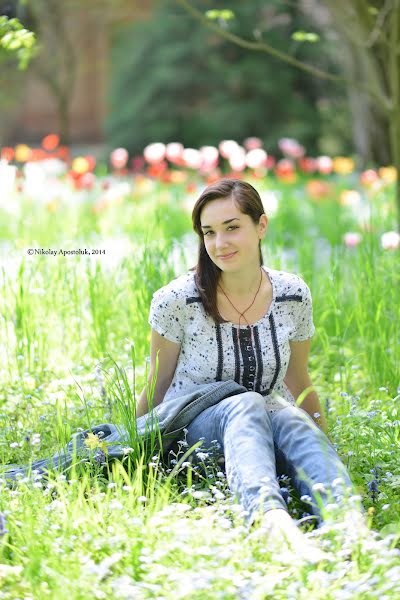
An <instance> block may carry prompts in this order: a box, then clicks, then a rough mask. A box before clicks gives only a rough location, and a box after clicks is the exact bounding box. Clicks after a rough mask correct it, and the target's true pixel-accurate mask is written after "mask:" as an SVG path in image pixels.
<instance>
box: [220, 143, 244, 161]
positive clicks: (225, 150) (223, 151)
mask: <svg viewBox="0 0 400 600" xmlns="http://www.w3.org/2000/svg"><path fill="white" fill-rule="evenodd" d="M238 148H239V144H238V143H237V142H235V141H234V140H223V141H222V142H220V143H219V145H218V149H219V153H220V155H221V156H222V157H223V158H226V159H228V158H229V157H230V156H232V154H234V153H235V152H237V149H238Z"/></svg>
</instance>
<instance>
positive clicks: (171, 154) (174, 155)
mask: <svg viewBox="0 0 400 600" xmlns="http://www.w3.org/2000/svg"><path fill="white" fill-rule="evenodd" d="M182 153H183V145H182V144H180V143H179V142H171V143H170V144H167V146H166V149H165V156H166V158H167V159H168V160H169V161H170V162H172V163H179V164H180V161H181V159H182Z"/></svg>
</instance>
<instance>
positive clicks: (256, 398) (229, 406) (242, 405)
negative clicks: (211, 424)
mask: <svg viewBox="0 0 400 600" xmlns="http://www.w3.org/2000/svg"><path fill="white" fill-rule="evenodd" d="M220 405H221V408H222V407H223V410H224V412H225V411H226V412H227V413H238V412H240V413H241V414H246V413H247V414H250V415H254V414H255V413H257V412H261V413H262V412H265V413H267V410H266V404H265V400H264V398H263V396H261V394H259V393H258V392H243V393H242V394H237V395H236V396H230V397H229V398H225V399H224V400H222V402H221V403H220Z"/></svg>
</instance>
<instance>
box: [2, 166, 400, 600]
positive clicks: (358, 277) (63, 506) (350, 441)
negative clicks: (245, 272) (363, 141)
mask: <svg viewBox="0 0 400 600" xmlns="http://www.w3.org/2000/svg"><path fill="white" fill-rule="evenodd" d="M303 184H304V182H302V181H300V182H299V183H298V184H296V185H294V186H285V185H283V184H279V183H278V182H276V181H275V180H273V179H272V178H271V179H266V180H265V181H259V182H257V183H256V184H255V185H256V187H258V188H264V189H265V190H269V191H270V192H273V193H276V194H277V195H278V197H279V209H278V212H277V213H276V215H274V216H271V218H270V223H269V230H268V234H267V237H266V239H265V240H264V248H263V252H264V258H265V262H266V264H267V265H269V266H271V267H272V268H277V269H280V268H282V269H284V270H287V271H291V272H296V273H298V274H300V275H301V276H302V277H304V279H305V280H306V282H307V283H308V284H309V286H310V288H311V292H312V296H313V306H314V323H315V325H316V334H315V336H314V338H313V341H312V350H311V357H310V374H311V379H312V381H313V383H314V385H315V386H316V389H317V391H318V393H319V396H320V399H321V402H322V404H323V406H324V407H325V410H326V415H327V420H328V426H329V431H330V437H331V439H332V440H333V441H334V443H335V445H336V447H337V450H338V452H339V455H340V456H341V457H342V460H343V461H344V462H345V464H346V465H347V466H348V469H349V471H350V474H351V477H352V479H353V480H354V482H355V483H356V485H357V488H358V492H359V495H360V496H361V498H362V501H363V504H364V507H365V508H366V509H367V510H368V509H370V512H369V515H370V516H369V521H370V525H371V537H370V538H369V539H365V538H363V537H362V536H361V537H360V538H357V537H354V538H352V537H351V536H350V535H348V534H347V533H346V531H343V530H341V529H340V527H336V526H335V525H334V524H333V525H331V526H329V527H327V529H326V530H324V531H323V532H321V533H320V534H317V533H316V532H315V531H314V532H309V534H308V535H310V536H313V535H314V536H315V537H319V542H318V543H319V544H320V546H321V547H324V548H326V549H328V550H330V551H331V552H334V553H335V554H336V556H337V562H335V563H334V564H330V565H327V566H319V567H318V568H315V567H307V566H304V565H301V564H293V565H290V566H287V565H282V563H281V562H280V560H279V557H277V556H276V555H274V554H273V553H271V552H270V549H269V548H268V543H267V539H266V536H265V533H263V532H262V531H259V530H255V531H254V532H253V533H251V534H249V533H248V531H247V529H246V527H245V522H244V519H243V516H242V515H241V507H240V506H239V505H238V504H237V502H236V499H234V498H233V497H232V495H231V494H230V491H229V489H228V486H227V483H226V479H225V477H224V474H223V473H222V472H221V470H220V469H221V467H220V465H219V463H218V462H217V459H216V457H215V456H214V455H213V453H212V452H206V453H204V460H203V462H202V464H201V465H196V466H195V465H193V464H192V462H191V460H190V456H189V454H190V453H189V452H188V448H187V447H186V446H185V444H184V441H182V444H180V451H179V452H178V453H177V454H176V455H173V454H170V455H169V456H168V461H167V462H166V461H165V460H164V461H162V460H161V459H160V454H159V452H158V449H157V444H156V438H155V437H154V436H152V437H150V439H149V440H148V441H147V442H146V443H143V442H142V441H141V440H138V439H137V436H135V424H136V420H135V414H134V409H135V401H136V398H137V397H138V395H139V393H140V391H141V389H142V387H143V385H144V383H145V381H146V374H147V369H148V355H149V339H150V335H149V334H150V329H149V325H148V324H147V316H148V309H149V305H150V300H151V297H152V294H153V292H154V291H155V290H156V289H158V288H159V287H161V286H162V285H164V284H166V283H167V282H168V281H170V280H171V279H172V278H173V277H174V276H175V275H178V274H179V273H181V272H183V271H184V270H185V268H187V267H189V266H192V265H193V264H194V262H195V259H196V256H195V254H193V255H191V254H190V251H189V255H190V256H189V258H188V249H187V248H186V244H187V243H188V241H190V239H192V238H190V237H189V238H187V237H186V236H187V235H188V234H189V236H190V215H189V214H188V213H187V211H186V210H185V209H184V208H183V206H184V203H185V202H186V200H187V198H186V192H185V189H184V188H183V187H178V186H177V187H173V186H171V187H166V186H162V185H161V184H152V185H150V186H149V187H148V189H147V191H146V189H143V191H142V192H141V191H140V190H136V191H135V192H134V193H133V194H132V195H131V196H129V195H128V196H127V197H126V198H125V199H123V200H122V201H121V202H115V203H111V204H110V206H109V207H108V208H104V209H103V210H101V211H99V212H97V213H95V212H93V211H92V209H91V205H90V203H89V202H81V203H79V202H77V203H75V202H73V201H72V196H71V202H70V203H68V202H64V203H62V204H61V205H60V206H59V208H58V209H57V210H56V211H55V212H51V211H48V210H46V208H43V207H41V206H36V205H33V204H32V203H31V202H30V201H29V200H28V199H24V198H21V199H20V207H21V208H20V215H19V216H17V217H16V218H15V219H14V220H10V219H9V217H8V216H7V215H6V214H5V213H4V214H1V215H0V223H1V231H2V232H3V239H4V240H5V243H7V244H8V250H7V252H8V256H9V257H10V258H12V259H14V261H15V262H14V263H6V264H5V265H4V266H3V268H2V270H1V275H0V290H1V293H0V339H1V340H2V344H1V345H0V359H1V360H0V461H1V463H2V464H4V465H6V464H10V463H14V464H28V463H29V462H30V461H31V460H36V459H38V458H42V457H46V456H51V455H52V454H53V453H54V452H55V451H56V450H57V449H60V448H62V447H63V446H64V445H65V443H66V442H68V441H69V439H70V437H71V434H72V433H74V432H76V431H79V430H83V429H86V428H89V427H91V426H92V425H95V424H99V423H104V422H108V421H109V422H113V423H116V424H121V425H124V427H125V428H126V429H127V430H128V431H129V434H130V435H129V437H130V446H129V447H127V449H126V458H125V459H124V461H123V462H122V463H117V462H114V463H110V464H109V465H104V464H100V465H99V464H97V462H96V460H95V454H93V460H90V461H89V463H84V464H80V465H79V466H77V467H76V469H75V471H73V472H72V473H71V474H70V476H69V480H65V477H64V476H60V475H57V474H56V473H55V474H54V475H53V476H51V477H50V478H49V479H48V480H44V479H42V478H41V477H40V476H39V475H37V476H36V477H35V476H33V477H31V478H29V477H26V478H22V479H21V481H20V482H19V483H18V484H17V485H16V486H15V487H14V489H9V488H8V487H7V486H6V485H5V484H1V483H0V488H1V493H0V513H2V514H3V516H5V524H3V525H2V523H1V520H0V598H7V599H10V600H11V599H13V600H15V599H16V598H21V599H22V598H35V599H40V600H41V599H42V598H54V599H57V600H63V599H64V598H65V599H68V600H75V599H76V600H78V599H81V598H82V599H83V598H87V597H94V598H107V597H114V598H135V599H136V598H158V599H161V598H168V599H170V598H171V599H172V598H174V599H175V598H191V599H192V598H196V599H199V600H203V599H210V600H214V599H216V598H224V599H228V600H230V599H236V598H242V599H246V600H247V599H250V598H251V599H260V600H261V599H264V598H278V599H279V598H282V599H286V598H312V599H315V598H317V599H319V598H321V600H322V598H323V599H324V600H325V599H335V600H336V599H339V598H340V599H343V598H360V599H363V600H364V599H365V598H374V597H381V598H396V597H398V595H399V592H400V560H399V554H400V551H399V549H398V548H399V538H400V520H399V516H398V505H399V492H400V470H399V466H398V451H399V437H400V404H399V403H400V396H399V394H400V391H399V384H400V377H399V365H400V343H399V342H400V325H399V323H400V319H399V316H400V314H399V303H398V300H397V295H398V292H397V290H398V289H399V283H400V281H399V279H400V275H399V269H398V258H399V254H398V251H384V250H382V249H381V247H380V244H379V236H380V234H381V233H383V232H384V231H386V230H389V229H394V228H395V227H394V222H395V217H394V213H393V212H392V210H391V208H390V207H391V206H392V203H391V199H390V195H391V194H392V190H391V189H389V188H388V189H386V190H384V191H383V192H380V193H379V194H378V195H376V197H374V198H369V197H368V196H365V197H364V202H365V203H367V204H369V205H370V206H371V217H370V225H371V227H370V229H371V231H369V232H368V233H366V232H362V233H363V240H362V242H361V244H360V245H359V246H358V247H356V248H347V247H345V246H344V245H343V243H342V236H343V234H344V233H345V232H346V231H362V230H361V228H360V225H359V224H358V223H357V221H356V219H355V215H354V214H353V213H352V212H351V211H350V210H349V209H348V208H345V207H342V206H340V205H339V204H338V203H337V202H336V201H335V199H334V198H328V199H322V200H320V201H318V202H313V201H311V200H310V199H309V198H308V197H307V195H306V193H305V188H304V185H303ZM333 185H334V189H335V193H336V195H337V196H338V195H339V193H340V190H341V189H348V187H349V181H346V180H344V179H338V180H337V181H334V182H333ZM108 239H114V240H118V239H123V240H125V241H126V247H125V250H124V252H123V253H122V255H121V256H118V254H117V249H116V247H115V248H113V246H111V245H107V244H106V241H107V240H108ZM102 245H103V246H104V247H107V254H106V255H99V257H98V259H97V261H96V262H93V261H92V260H90V259H89V258H87V257H85V256H67V257H63V256H60V255H58V256H55V257H53V256H28V255H27V254H26V250H27V248H31V247H32V248H34V247H42V248H57V249H59V248H65V249H68V248H84V247H86V248H94V247H96V248H102ZM172 257H175V258H174V259H173V258H172ZM150 395H151V393H150ZM35 434H39V435H36V436H35ZM0 477H1V475H0ZM372 481H374V482H375V483H374V485H375V487H376V489H377V491H376V493H373V494H372V493H371V490H370V488H371V485H370V484H371V482H372ZM285 485H288V486H289V492H290V493H291V495H292V498H293V501H292V503H291V504H290V511H291V514H292V515H293V516H294V517H295V518H301V517H302V514H303V512H304V508H303V507H302V505H301V503H300V502H299V501H298V499H296V498H295V496H294V495H293V494H292V490H291V489H290V485H289V483H287V482H285ZM371 509H372V510H371ZM2 527H3V529H4V531H3V530H2ZM5 530H7V531H5ZM373 531H377V532H380V535H381V537H382V540H379V539H377V538H375V536H374V535H373V533H372V532H373ZM349 553H351V560H346V555H348V554H349Z"/></svg>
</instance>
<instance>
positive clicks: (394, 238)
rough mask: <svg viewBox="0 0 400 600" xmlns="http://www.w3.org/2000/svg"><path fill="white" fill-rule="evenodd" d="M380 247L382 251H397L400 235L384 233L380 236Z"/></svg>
mask: <svg viewBox="0 0 400 600" xmlns="http://www.w3.org/2000/svg"><path fill="white" fill-rule="evenodd" d="M381 246H382V248H383V249H384V250H397V249H398V248H400V234H399V233H397V231H386V233H383V234H382V236H381Z"/></svg>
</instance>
